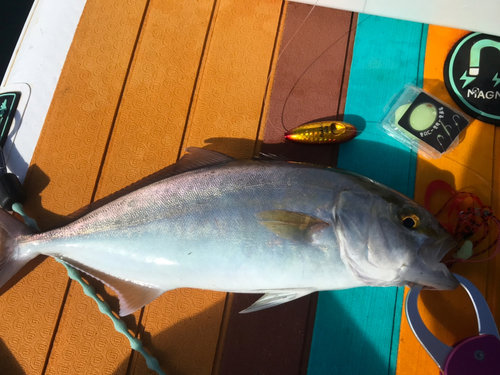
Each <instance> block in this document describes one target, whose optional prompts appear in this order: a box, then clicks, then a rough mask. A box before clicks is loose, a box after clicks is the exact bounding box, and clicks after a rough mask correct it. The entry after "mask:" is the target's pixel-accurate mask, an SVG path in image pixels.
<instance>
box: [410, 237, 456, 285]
mask: <svg viewBox="0 0 500 375" xmlns="http://www.w3.org/2000/svg"><path fill="white" fill-rule="evenodd" d="M456 246H457V241H455V240H454V239H453V238H452V237H451V236H446V237H444V238H442V239H441V240H438V241H437V242H433V243H432V244H429V245H427V246H422V247H421V248H420V250H419V257H418V259H417V261H416V262H415V263H414V264H412V265H411V266H408V267H406V269H405V276H406V277H405V278H406V280H407V285H414V284H419V285H422V286H423V287H424V289H428V290H454V289H456V288H457V287H458V286H459V285H460V283H459V282H458V280H457V279H456V277H455V276H454V275H453V274H452V273H451V271H450V270H449V269H448V267H446V265H445V264H443V263H440V262H441V260H442V259H443V258H444V256H445V255H446V254H448V252H449V251H451V250H452V249H453V248H455V247H456Z"/></svg>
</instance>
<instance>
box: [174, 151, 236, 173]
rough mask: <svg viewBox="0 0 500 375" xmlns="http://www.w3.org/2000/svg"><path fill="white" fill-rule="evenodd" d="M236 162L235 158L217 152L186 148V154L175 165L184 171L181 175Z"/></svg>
mask: <svg viewBox="0 0 500 375" xmlns="http://www.w3.org/2000/svg"><path fill="white" fill-rule="evenodd" d="M235 160H236V159H235V158H233V157H231V156H228V155H226V154H223V153H220V152H217V151H212V150H207V149H205V148H199V147H188V148H186V154H184V155H183V156H182V158H180V159H179V161H178V162H177V163H175V164H174V165H177V168H178V169H179V171H182V172H179V173H183V172H187V171H191V170H194V169H198V168H203V167H208V166H211V165H219V164H225V163H229V162H231V161H235Z"/></svg>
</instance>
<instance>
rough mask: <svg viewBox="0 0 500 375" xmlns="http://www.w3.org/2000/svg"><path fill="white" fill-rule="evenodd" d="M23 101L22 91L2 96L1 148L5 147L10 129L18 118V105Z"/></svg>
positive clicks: (0, 107)
mask: <svg viewBox="0 0 500 375" xmlns="http://www.w3.org/2000/svg"><path fill="white" fill-rule="evenodd" d="M19 99H21V92H20V91H10V92H4V93H1V94H0V147H3V146H4V145H5V141H6V140H7V136H8V135H9V131H10V127H11V125H12V122H13V121H14V118H15V116H16V110H17V105H18V104H19Z"/></svg>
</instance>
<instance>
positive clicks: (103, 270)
mask: <svg viewBox="0 0 500 375" xmlns="http://www.w3.org/2000/svg"><path fill="white" fill-rule="evenodd" d="M186 151H187V152H186V154H185V155H184V156H183V157H182V158H181V159H180V160H179V161H178V162H177V163H175V164H173V165H172V166H170V167H168V168H167V170H168V173H167V176H166V178H162V179H160V180H159V181H156V182H153V183H150V184H148V185H147V186H144V187H141V188H139V189H135V190H133V191H127V190H125V191H124V192H125V193H126V194H124V195H122V196H120V197H118V198H116V199H113V200H112V201H110V202H105V204H104V205H101V206H100V207H98V208H95V207H91V208H93V209H92V210H91V211H90V212H88V213H86V214H84V215H83V216H82V217H80V218H78V219H76V220H74V221H73V222H71V223H69V224H68V225H65V226H62V227H60V228H57V229H53V230H49V231H45V232H35V231H34V230H33V229H31V228H30V227H28V226H27V225H25V224H24V223H23V222H21V221H20V220H18V219H16V218H15V217H14V216H12V215H10V214H9V213H8V212H6V211H3V210H2V211H0V286H2V285H4V284H5V283H6V282H7V281H8V280H9V279H10V278H11V277H12V276H13V275H15V274H16V273H17V272H18V271H19V270H20V269H21V268H22V267H23V266H24V265H25V264H26V263H27V262H28V261H30V260H31V259H33V258H35V257H37V256H38V255H40V254H43V255H47V256H51V257H54V258H56V259H58V260H62V261H63V262H65V263H67V264H68V265H70V266H71V267H74V268H75V269H77V270H79V271H81V272H83V273H85V274H87V275H90V276H92V277H94V278H96V279H98V280H100V281H101V282H103V283H104V284H105V285H107V286H109V287H110V288H111V289H113V290H114V291H115V292H116V294H117V296H118V299H119V302H120V311H119V315H121V316H125V315H128V314H131V313H133V312H134V311H136V310H138V309H140V308H141V307H143V306H145V305H146V304H148V303H150V302H152V301H153V300H155V299H156V298H158V297H159V296H160V295H162V294H163V293H165V292H166V291H169V290H173V289H176V288H182V287H189V288H199V289H208V290H214V291H224V292H233V293H263V294H264V295H263V296H262V297H261V298H260V299H259V300H257V302H255V303H254V304H253V305H251V306H250V307H249V308H247V309H245V310H243V312H244V313H247V312H253V311H258V310H261V309H264V308H268V307H272V306H276V305H279V304H281V303H285V302H288V301H292V300H294V299H297V298H300V297H302V296H305V295H308V294H310V293H313V292H316V291H325V290H338V289H348V288H356V287H363V286H375V287H377V286H378V287H386V286H402V285H411V284H420V285H423V286H426V287H428V288H430V289H437V290H452V289H455V288H456V287H457V286H458V285H459V283H458V281H457V279H456V278H455V277H454V276H453V274H452V273H451V272H450V271H449V270H448V268H447V267H446V266H445V265H444V264H443V263H440V261H441V260H442V258H443V257H444V255H445V254H446V253H448V252H449V251H450V250H451V249H452V248H453V247H454V246H456V243H455V241H454V239H453V238H452V236H451V235H450V234H449V233H448V232H447V231H446V230H445V229H444V228H443V227H441V225H440V224H439V222H438V221H437V220H436V218H435V217H434V216H433V215H432V214H431V213H430V212H428V211H427V210H425V209H424V208H423V207H421V206H419V205H418V204H416V203H415V202H414V201H412V200H411V199H409V198H407V197H405V196H404V195H402V194H400V193H398V192H396V191H394V190H392V189H390V188H388V187H385V186H383V185H381V184H379V183H377V182H375V181H373V180H371V179H369V178H366V177H363V176H360V175H357V174H354V173H351V172H348V171H343V170H340V169H335V168H330V167H322V166H317V165H312V164H306V163H297V162H290V161H284V160H279V159H278V158H272V157H271V158H269V157H266V158H255V159H248V160H236V159H234V158H232V157H230V156H227V155H225V154H222V153H218V152H216V151H211V150H207V149H199V148H192V147H190V148H188V149H187V150H186ZM94 208H95V209H94Z"/></svg>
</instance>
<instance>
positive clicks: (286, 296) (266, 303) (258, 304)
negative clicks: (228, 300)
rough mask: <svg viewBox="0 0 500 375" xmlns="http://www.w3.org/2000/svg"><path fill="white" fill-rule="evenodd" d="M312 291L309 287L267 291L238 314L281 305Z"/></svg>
mask: <svg viewBox="0 0 500 375" xmlns="http://www.w3.org/2000/svg"><path fill="white" fill-rule="evenodd" d="M312 292H314V290H311V289H299V290H283V291H276V292H269V293H266V294H264V295H263V296H262V297H260V298H259V299H258V300H257V301H255V302H254V303H253V304H252V305H251V306H250V307H248V308H246V309H245V310H243V311H240V314H246V313H250V312H254V311H259V310H264V309H268V308H269V307H274V306H278V305H281V304H282V303H286V302H290V301H293V300H294V299H297V298H300V297H304V296H307V295H308V294H311V293H312Z"/></svg>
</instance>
